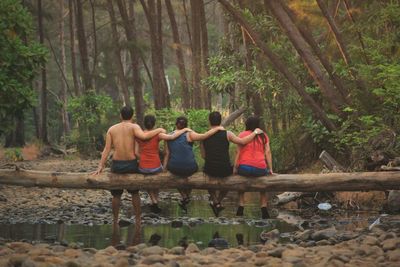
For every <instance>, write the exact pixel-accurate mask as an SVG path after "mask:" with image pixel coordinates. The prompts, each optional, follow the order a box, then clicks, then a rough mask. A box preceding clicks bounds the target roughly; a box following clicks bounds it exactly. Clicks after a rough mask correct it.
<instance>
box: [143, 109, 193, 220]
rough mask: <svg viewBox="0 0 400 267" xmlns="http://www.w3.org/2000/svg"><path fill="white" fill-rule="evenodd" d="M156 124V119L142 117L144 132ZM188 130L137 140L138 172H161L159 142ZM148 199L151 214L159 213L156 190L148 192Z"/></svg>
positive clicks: (174, 137)
mask: <svg viewBox="0 0 400 267" xmlns="http://www.w3.org/2000/svg"><path fill="white" fill-rule="evenodd" d="M155 124H156V118H155V117H154V116H153V115H146V116H145V117H144V128H145V130H144V132H148V131H151V130H152V129H153V128H154V125H155ZM188 130H189V129H188V128H184V129H182V130H178V131H175V132H174V134H164V133H160V134H159V135H156V136H154V137H153V138H151V139H149V140H147V141H142V140H140V139H138V140H137V144H136V148H137V149H136V154H137V156H138V157H140V161H139V171H140V173H143V174H156V173H159V172H161V171H162V170H163V166H162V165H161V160H160V154H159V142H160V140H174V139H176V138H177V137H179V136H180V135H181V134H183V133H184V132H186V131H188ZM148 193H149V195H150V199H151V202H152V205H151V210H152V212H155V213H159V212H160V211H161V209H160V208H159V207H158V190H149V191H148Z"/></svg>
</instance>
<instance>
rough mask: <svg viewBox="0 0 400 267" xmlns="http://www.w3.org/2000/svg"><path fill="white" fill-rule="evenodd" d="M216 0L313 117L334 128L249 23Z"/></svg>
mask: <svg viewBox="0 0 400 267" xmlns="http://www.w3.org/2000/svg"><path fill="white" fill-rule="evenodd" d="M218 1H219V2H220V3H221V4H222V5H223V6H224V7H225V9H226V10H227V11H228V12H229V13H230V14H231V15H232V16H233V17H234V18H235V20H236V21H237V22H238V23H239V24H240V25H242V27H244V28H245V30H246V31H247V33H248V34H249V36H250V37H251V39H252V40H253V42H254V43H255V44H256V45H257V46H258V47H259V48H260V49H261V51H262V52H263V53H264V54H265V55H266V56H267V57H268V58H269V60H270V61H271V63H272V65H273V67H274V68H275V69H276V70H277V71H278V72H280V73H281V74H282V75H283V76H284V77H285V78H286V79H287V80H288V82H289V83H290V85H292V86H293V88H294V89H295V90H296V91H297V92H298V94H299V95H300V96H301V98H302V100H303V101H304V103H305V104H306V105H307V106H308V107H309V108H310V109H311V110H312V112H313V114H314V115H315V117H316V118H318V119H319V120H320V121H321V123H322V124H323V125H324V126H325V127H326V128H327V129H328V130H334V129H336V126H335V125H334V124H333V122H332V121H331V120H330V119H329V118H328V117H327V116H326V114H325V112H324V110H323V109H322V108H321V107H320V106H319V105H318V104H317V103H316V102H315V101H314V99H313V98H312V97H311V96H310V95H308V94H307V92H306V90H305V88H304V86H303V85H302V84H301V83H299V81H298V80H297V78H296V77H295V76H294V75H293V74H292V73H291V72H290V71H289V69H288V68H287V67H286V65H285V63H284V62H283V61H282V60H281V59H280V58H279V57H278V56H277V55H276V54H275V53H274V52H272V50H271V49H270V48H269V47H268V46H267V45H266V44H265V43H264V42H263V41H262V39H261V38H260V36H259V35H258V34H257V33H256V32H255V31H254V30H253V29H252V28H251V27H250V25H249V23H248V22H247V21H246V20H245V19H244V17H243V16H242V15H241V14H240V13H239V12H238V11H237V10H236V9H235V8H234V7H233V6H232V5H231V4H230V3H229V2H228V1H227V0H218Z"/></svg>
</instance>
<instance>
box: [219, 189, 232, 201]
mask: <svg viewBox="0 0 400 267" xmlns="http://www.w3.org/2000/svg"><path fill="white" fill-rule="evenodd" d="M228 192H229V191H219V195H218V199H217V200H218V203H220V202H221V201H222V200H223V199H224V198H225V197H226V195H227V194H228Z"/></svg>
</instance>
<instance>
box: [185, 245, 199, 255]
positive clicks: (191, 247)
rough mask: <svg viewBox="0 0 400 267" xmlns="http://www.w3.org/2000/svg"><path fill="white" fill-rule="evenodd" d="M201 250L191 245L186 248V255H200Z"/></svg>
mask: <svg viewBox="0 0 400 267" xmlns="http://www.w3.org/2000/svg"><path fill="white" fill-rule="evenodd" d="M198 252H200V249H199V248H198V247H197V246H196V244H194V243H190V244H189V245H188V247H187V248H186V253H198Z"/></svg>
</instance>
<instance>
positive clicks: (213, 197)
mask: <svg viewBox="0 0 400 267" xmlns="http://www.w3.org/2000/svg"><path fill="white" fill-rule="evenodd" d="M208 193H209V194H210V200H211V201H212V202H213V203H218V199H217V192H216V191H215V190H214V189H209V190H208Z"/></svg>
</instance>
